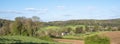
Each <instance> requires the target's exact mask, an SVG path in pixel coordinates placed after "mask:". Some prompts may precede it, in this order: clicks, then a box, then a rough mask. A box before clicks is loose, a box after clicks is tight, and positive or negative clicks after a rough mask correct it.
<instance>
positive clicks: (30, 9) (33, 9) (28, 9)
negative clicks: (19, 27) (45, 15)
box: [25, 8, 38, 12]
mask: <svg viewBox="0 0 120 44" xmlns="http://www.w3.org/2000/svg"><path fill="white" fill-rule="evenodd" d="M25 10H26V11H34V12H35V11H38V10H37V9H35V8H25Z"/></svg>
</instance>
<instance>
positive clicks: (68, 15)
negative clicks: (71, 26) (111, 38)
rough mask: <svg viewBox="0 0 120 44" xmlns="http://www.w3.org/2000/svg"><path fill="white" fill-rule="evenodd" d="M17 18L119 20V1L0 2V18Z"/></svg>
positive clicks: (22, 0) (57, 0)
mask: <svg viewBox="0 0 120 44" xmlns="http://www.w3.org/2000/svg"><path fill="white" fill-rule="evenodd" d="M18 16H25V17H32V16H38V17H40V18H41V20H42V21H58V20H62V21H63V20H72V19H113V18H120V0H0V18H3V19H10V20H14V18H15V17H18Z"/></svg>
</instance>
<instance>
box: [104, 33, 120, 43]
mask: <svg viewBox="0 0 120 44" xmlns="http://www.w3.org/2000/svg"><path fill="white" fill-rule="evenodd" d="M103 35H105V36H107V37H109V38H110V41H111V44H120V31H113V32H106V33H104V34H103Z"/></svg>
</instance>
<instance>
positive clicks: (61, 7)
mask: <svg viewBox="0 0 120 44" xmlns="http://www.w3.org/2000/svg"><path fill="white" fill-rule="evenodd" d="M56 7H57V8H58V9H61V10H63V9H65V6H56Z"/></svg>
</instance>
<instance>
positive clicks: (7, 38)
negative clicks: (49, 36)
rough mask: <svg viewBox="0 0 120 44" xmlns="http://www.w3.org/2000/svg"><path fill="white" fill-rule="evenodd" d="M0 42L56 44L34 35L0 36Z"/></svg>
mask: <svg viewBox="0 0 120 44" xmlns="http://www.w3.org/2000/svg"><path fill="white" fill-rule="evenodd" d="M0 43H7V44H8V43H27V44H29V43H38V44H57V43H56V42H51V41H45V40H41V39H38V38H34V37H26V36H0ZM58 44H59V43H58Z"/></svg>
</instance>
